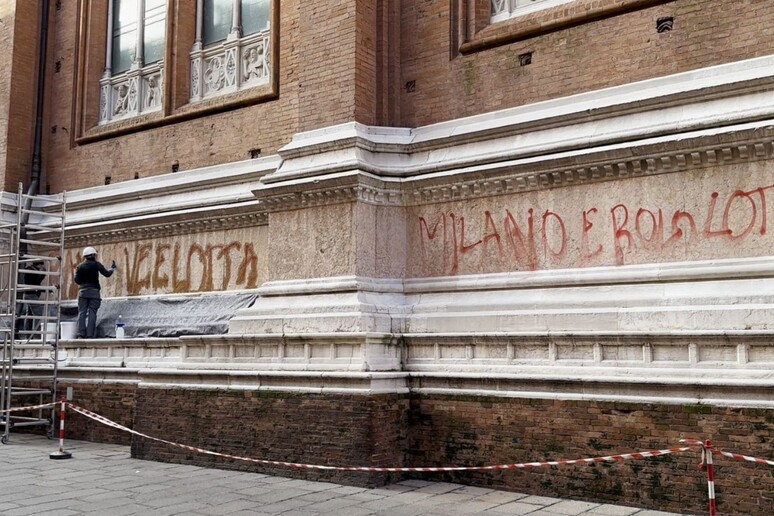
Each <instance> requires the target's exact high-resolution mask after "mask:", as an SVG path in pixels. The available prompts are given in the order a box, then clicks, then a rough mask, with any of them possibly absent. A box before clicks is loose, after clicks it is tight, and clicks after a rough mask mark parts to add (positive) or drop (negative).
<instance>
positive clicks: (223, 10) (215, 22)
mask: <svg viewBox="0 0 774 516" xmlns="http://www.w3.org/2000/svg"><path fill="white" fill-rule="evenodd" d="M270 20H271V0H197V4H196V41H195V43H194V46H193V49H192V50H191V101H198V100H202V99H205V98H209V97H213V96H217V95H223V94H227V93H233V92H236V91H240V90H242V89H245V88H250V87H253V86H258V85H261V84H266V83H268V82H269V78H270V77H271V71H270V69H269V63H270V59H269V57H268V56H269V41H270V37H269V36H270V32H271V22H270Z"/></svg>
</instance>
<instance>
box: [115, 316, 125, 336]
mask: <svg viewBox="0 0 774 516" xmlns="http://www.w3.org/2000/svg"><path fill="white" fill-rule="evenodd" d="M124 337H125V333H124V321H123V320H122V319H121V316H120V315H119V316H118V322H116V338H117V339H123V338H124Z"/></svg>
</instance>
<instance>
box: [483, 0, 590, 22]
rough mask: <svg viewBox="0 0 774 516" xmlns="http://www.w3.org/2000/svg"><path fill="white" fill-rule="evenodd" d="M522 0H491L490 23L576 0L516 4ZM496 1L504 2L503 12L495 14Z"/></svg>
mask: <svg viewBox="0 0 774 516" xmlns="http://www.w3.org/2000/svg"><path fill="white" fill-rule="evenodd" d="M521 1H524V0H499V1H498V0H491V4H492V17H491V18H490V20H489V21H490V23H498V22H501V21H505V20H509V19H511V18H517V17H519V16H524V15H527V14H530V13H535V12H538V11H542V10H544V9H551V8H552V7H557V6H560V5H562V4H567V3H570V2H574V1H575V0H532V1H533V2H534V3H531V4H524V5H514V4H515V3H517V2H521ZM495 3H502V4H504V6H505V9H504V10H503V11H502V12H500V13H497V14H495V12H494V11H495Z"/></svg>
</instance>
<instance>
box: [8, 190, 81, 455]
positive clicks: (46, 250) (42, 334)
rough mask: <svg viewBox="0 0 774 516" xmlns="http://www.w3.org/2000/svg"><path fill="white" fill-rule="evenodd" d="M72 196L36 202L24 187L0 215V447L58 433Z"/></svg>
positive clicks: (42, 196) (53, 197) (54, 197)
mask: <svg viewBox="0 0 774 516" xmlns="http://www.w3.org/2000/svg"><path fill="white" fill-rule="evenodd" d="M65 209H66V203H65V194H64V193H62V194H60V195H56V196H50V195H41V196H31V195H27V194H25V193H24V191H23V190H22V185H21V184H19V191H18V193H17V195H16V198H15V208H14V210H13V211H5V212H2V213H0V339H2V354H1V355H0V365H1V366H2V374H1V375H0V429H2V431H3V433H2V434H1V435H0V442H2V443H3V444H6V443H7V442H8V437H9V433H10V431H11V430H12V429H13V428H15V427H30V426H44V427H46V429H47V433H48V435H49V436H51V435H52V434H53V422H54V408H53V407H46V408H37V409H32V410H23V411H16V410H14V409H18V408H20V407H30V406H36V405H46V404H49V403H53V402H55V401H57V370H58V362H59V360H61V359H62V355H63V353H62V352H60V351H58V348H59V322H60V321H59V318H60V304H61V300H62V291H61V288H60V286H61V278H62V266H63V261H62V260H63V257H64V230H65V228H64V224H65V220H64V218H65Z"/></svg>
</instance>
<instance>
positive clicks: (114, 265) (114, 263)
mask: <svg viewBox="0 0 774 516" xmlns="http://www.w3.org/2000/svg"><path fill="white" fill-rule="evenodd" d="M110 268H111V269H113V270H116V269H117V268H118V265H116V261H115V260H113V263H111V264H110Z"/></svg>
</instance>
